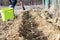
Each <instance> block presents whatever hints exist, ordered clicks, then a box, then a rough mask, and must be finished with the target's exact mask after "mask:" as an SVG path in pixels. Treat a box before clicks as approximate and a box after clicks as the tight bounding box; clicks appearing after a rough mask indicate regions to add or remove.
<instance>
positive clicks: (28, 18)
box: [19, 11, 47, 40]
mask: <svg viewBox="0 0 60 40" xmlns="http://www.w3.org/2000/svg"><path fill="white" fill-rule="evenodd" d="M22 23H23V24H22V27H20V28H19V33H20V35H19V36H20V37H23V38H24V39H23V40H47V36H45V35H44V33H43V32H42V31H39V30H38V29H37V27H38V24H37V23H36V22H35V20H34V18H33V16H32V15H31V14H30V12H29V11H26V12H24V13H23V16H22Z"/></svg>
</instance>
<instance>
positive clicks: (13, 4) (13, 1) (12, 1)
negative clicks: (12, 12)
mask: <svg viewBox="0 0 60 40" xmlns="http://www.w3.org/2000/svg"><path fill="white" fill-rule="evenodd" d="M9 2H10V5H12V7H13V8H14V7H15V5H16V3H17V0H9Z"/></svg>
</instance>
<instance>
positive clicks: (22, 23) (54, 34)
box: [0, 10, 60, 40]
mask: <svg viewBox="0 0 60 40" xmlns="http://www.w3.org/2000/svg"><path fill="white" fill-rule="evenodd" d="M59 23H60V19H59V18H53V15H52V14H49V12H48V11H33V10H29V11H25V12H20V14H19V15H17V16H16V18H15V19H14V20H13V21H7V22H2V21H0V40H60V25H59Z"/></svg>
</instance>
